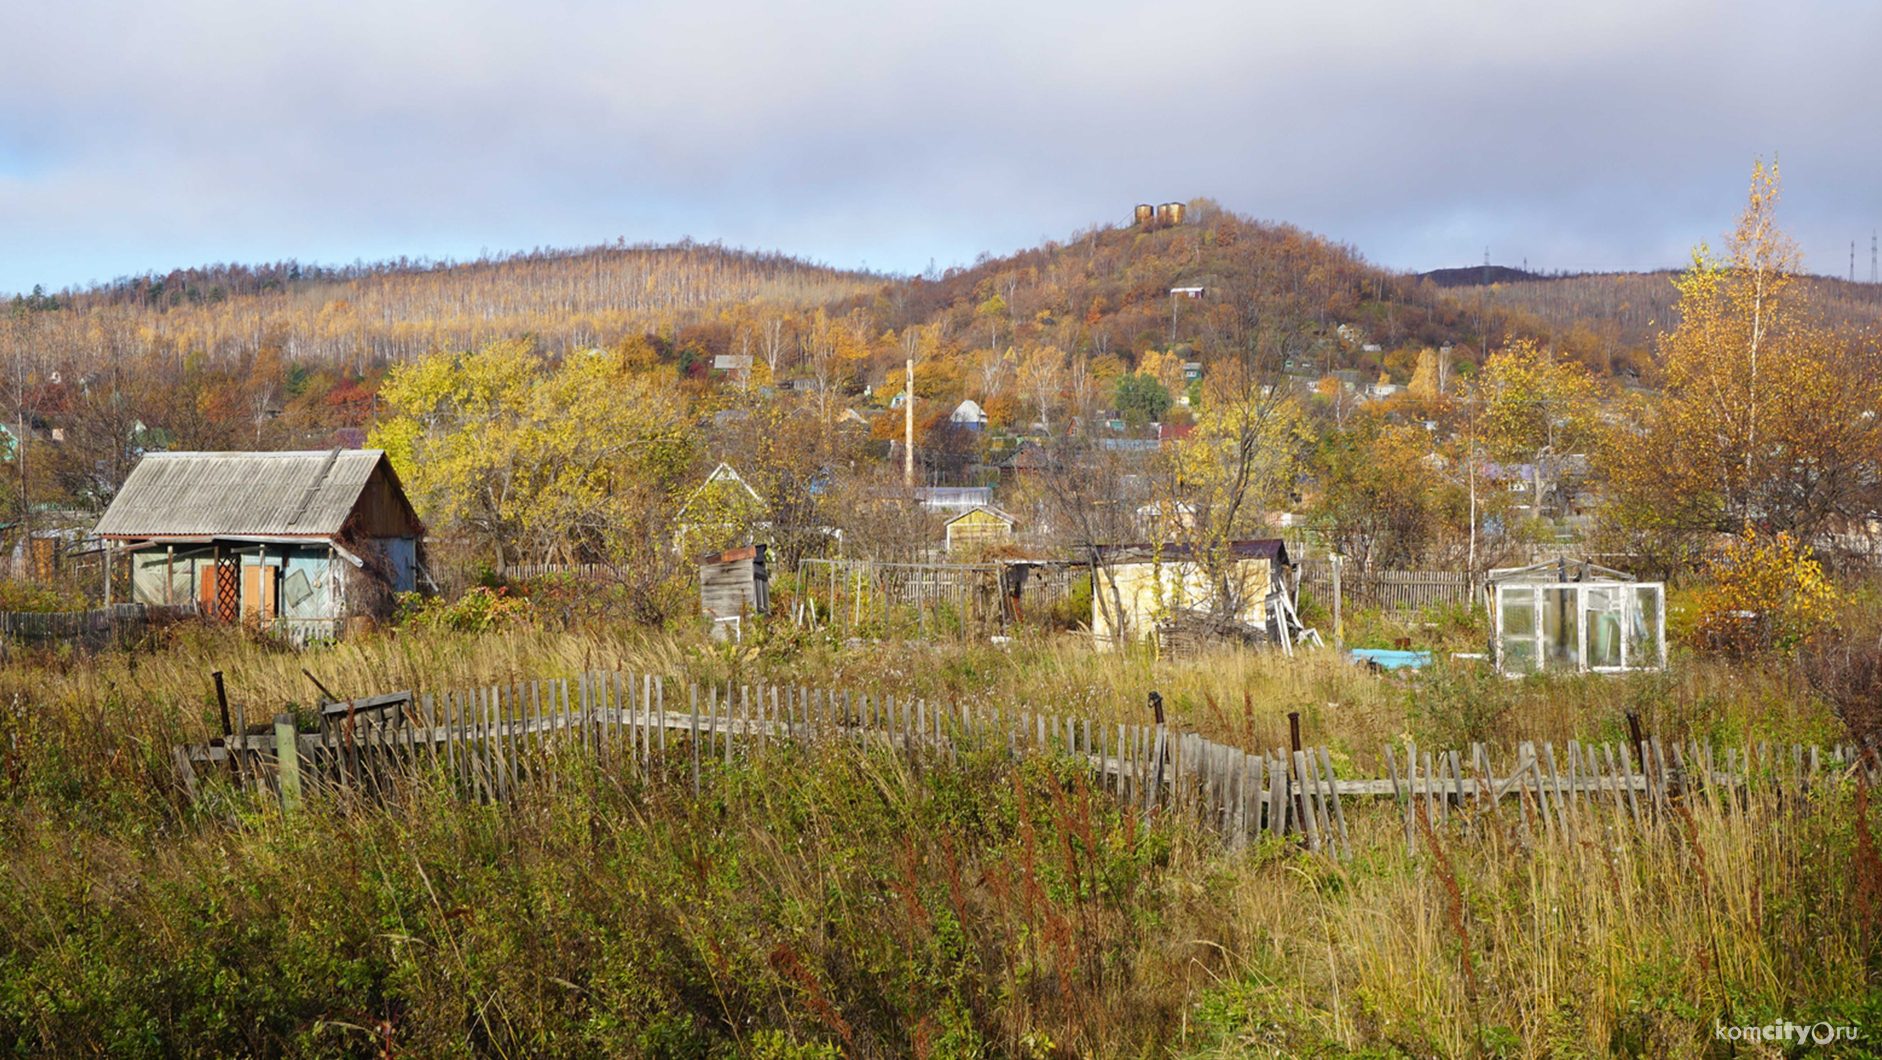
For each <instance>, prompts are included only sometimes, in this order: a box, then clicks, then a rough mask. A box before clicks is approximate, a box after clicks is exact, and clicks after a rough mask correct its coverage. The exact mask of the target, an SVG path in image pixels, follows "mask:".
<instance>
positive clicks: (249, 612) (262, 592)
mask: <svg viewBox="0 0 1882 1060" xmlns="http://www.w3.org/2000/svg"><path fill="white" fill-rule="evenodd" d="M280 575H281V568H280V567H279V566H276V565H273V564H255V565H253V566H245V567H243V568H242V619H243V620H244V621H246V620H248V619H251V618H253V619H258V620H260V621H262V622H267V621H270V620H272V619H273V618H275V617H276V616H277V615H279V614H280V609H279V607H278V606H277V605H276V601H275V589H276V586H277V585H278V584H279V583H280Z"/></svg>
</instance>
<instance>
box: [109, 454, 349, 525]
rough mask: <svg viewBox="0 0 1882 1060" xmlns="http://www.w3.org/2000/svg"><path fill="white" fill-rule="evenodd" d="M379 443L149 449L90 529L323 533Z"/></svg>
mask: <svg viewBox="0 0 1882 1060" xmlns="http://www.w3.org/2000/svg"><path fill="white" fill-rule="evenodd" d="M383 459H385V451H384V450H382V449H334V450H315V451H311V452H287V453H150V454H147V455H146V456H145V457H144V458H143V459H142V460H140V461H138V464H137V466H136V467H135V468H132V469H131V474H130V477H129V478H127V479H125V480H124V487H123V488H122V489H120V490H119V491H118V495H117V497H116V498H115V499H113V500H112V502H111V507H110V508H109V509H107V510H106V511H105V514H104V518H103V519H100V520H99V521H98V528H97V530H95V531H94V533H97V534H99V535H101V536H112V537H165V536H171V535H198V536H209V535H214V536H242V535H249V534H278V535H283V536H291V537H299V536H303V535H306V536H318V537H329V536H332V535H334V534H337V533H339V532H340V528H341V527H342V526H343V525H344V524H345V523H346V517H347V516H348V515H349V514H351V513H352V511H353V506H354V505H355V504H357V503H358V502H359V495H360V491H361V490H363V489H365V488H366V483H367V481H368V480H369V479H370V478H372V473H373V469H374V468H376V467H378V466H379V462H380V461H381V460H383Z"/></svg>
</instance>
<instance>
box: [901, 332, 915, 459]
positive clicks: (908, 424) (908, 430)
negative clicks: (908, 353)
mask: <svg viewBox="0 0 1882 1060" xmlns="http://www.w3.org/2000/svg"><path fill="white" fill-rule="evenodd" d="M902 485H904V486H906V487H908V488H909V489H914V488H915V358H914V357H910V358H909V359H908V374H907V375H906V376H905V377H903V380H902Z"/></svg>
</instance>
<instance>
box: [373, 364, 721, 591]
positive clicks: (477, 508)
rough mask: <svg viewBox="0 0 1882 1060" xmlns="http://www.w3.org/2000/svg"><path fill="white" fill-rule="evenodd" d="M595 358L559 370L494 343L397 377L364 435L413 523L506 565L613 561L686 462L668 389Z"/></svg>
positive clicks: (400, 371) (641, 530)
mask: <svg viewBox="0 0 1882 1060" xmlns="http://www.w3.org/2000/svg"><path fill="white" fill-rule="evenodd" d="M621 365H622V361H621V359H620V358H618V357H617V356H614V355H612V354H609V353H603V352H600V351H596V352H593V353H588V354H581V355H577V356H575V357H574V358H573V359H571V360H570V361H569V362H568V363H566V364H563V365H560V366H556V365H554V364H551V363H550V362H549V361H548V360H547V359H546V358H544V357H542V356H541V354H539V353H538V352H537V351H536V350H535V349H534V348H533V347H532V346H531V345H530V344H529V343H527V342H522V341H506V342H498V343H492V344H491V345H488V346H485V347H483V348H482V349H479V350H477V351H475V352H471V353H440V354H434V355H432V356H429V357H425V358H422V359H420V360H418V361H415V362H413V363H411V364H409V365H405V366H402V367H399V368H395V369H394V370H393V371H392V372H391V373H390V374H389V375H388V376H387V378H386V383H385V386H384V387H383V388H382V389H381V394H382V396H383V397H384V398H385V400H386V402H387V403H388V405H389V406H390V412H391V415H390V416H388V417H387V418H385V419H384V420H382V421H381V422H380V424H379V426H378V427H377V428H375V429H374V431H373V435H372V444H374V445H376V446H379V447H381V448H383V449H385V450H386V452H387V454H388V455H389V456H390V457H391V458H392V461H393V466H394V467H395V468H396V469H397V470H398V472H399V477H400V478H401V479H402V480H403V481H404V482H405V483H406V485H407V487H408V490H409V492H410V494H411V496H412V499H413V503H414V504H415V506H416V507H417V508H418V509H419V514H420V515H421V516H422V517H424V518H425V519H426V520H427V521H428V522H431V523H432V524H433V525H434V526H438V527H440V528H448V529H450V530H452V531H455V532H457V533H461V534H464V535H465V536H467V537H469V538H471V539H472V540H473V541H475V542H476V543H477V545H478V546H479V547H480V548H481V549H483V550H485V551H487V552H489V553H490V554H491V555H492V556H493V558H494V559H495V560H496V561H497V563H498V565H499V566H501V565H502V564H503V563H504V562H505V561H506V560H507V559H508V557H510V556H513V555H514V556H529V557H532V558H535V557H540V558H542V559H558V558H559V559H575V558H578V557H609V558H612V557H614V556H618V555H621V554H623V553H624V552H627V551H631V550H632V549H633V548H635V547H637V546H638V545H639V544H640V543H641V542H640V541H639V538H640V537H644V536H645V529H646V527H645V523H646V517H647V515H648V513H649V512H651V511H653V510H655V509H656V508H657V506H658V503H659V502H660V501H661V499H662V498H663V497H664V494H665V491H666V490H667V489H668V488H669V487H670V485H671V483H672V482H673V481H674V479H675V477H676V476H677V475H678V473H679V472H680V470H681V469H682V468H683V467H684V465H685V463H686V462H687V460H688V459H689V457H690V454H691V438H690V433H689V429H688V428H687V427H686V426H684V424H685V423H686V417H685V416H684V415H683V411H684V410H683V409H682V408H681V407H680V404H679V402H678V400H677V398H676V396H675V394H674V391H673V389H672V387H671V385H670V382H669V381H668V380H666V379H664V378H663V377H662V376H661V375H659V374H657V373H644V372H632V371H624V370H623V369H622V367H621Z"/></svg>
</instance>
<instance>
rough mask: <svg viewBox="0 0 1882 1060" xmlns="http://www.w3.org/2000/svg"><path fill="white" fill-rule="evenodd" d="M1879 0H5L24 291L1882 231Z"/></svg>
mask: <svg viewBox="0 0 1882 1060" xmlns="http://www.w3.org/2000/svg"><path fill="white" fill-rule="evenodd" d="M1879 53H1882V4H1876V3H1873V2H1869V0H1781V2H1780V0H1770V2H1766V3H1761V4H1757V5H1751V4H1741V3H1734V2H1729V0H1725V2H1722V0H1703V2H1702V0H1626V2H1613V0H1572V2H1568V3H1564V2H1562V0H1547V2H1528V0H1503V2H1495V3H1492V2H1473V3H1467V2H1459V0H1425V2H1423V3H1419V4H1408V3H1405V2H1404V0H1318V2H1315V0H1294V2H1290V3H1269V2H1253V0H1234V2H1222V3H1218V2H1212V0H1201V2H1192V3H1185V4H1142V3H1122V2H1111V0H1079V2H1075V3H1071V2H1053V3H1027V2H1025V0H998V2H995V0H942V2H932V0H931V2H927V3H921V4H906V5H901V4H894V3H883V2H874V3H854V4H850V3H841V2H835V0H808V2H797V3H788V4H761V3H738V2H723V0H691V2H686V0H677V2H674V0H670V2H666V3H659V4H640V3H611V4H610V3H585V2H577V0H568V2H544V0H537V2H534V3H529V4H521V3H499V2H480V3H445V2H435V0H434V2H418V3H398V2H392V0H371V2H359V3H356V2H350V0H322V2H320V3H296V4H284V3H282V4H270V3H259V2H256V0H244V2H220V0H181V2H159V3H152V2H150V0H139V2H137V3H112V2H89V0H59V2H51V0H8V2H6V3H5V10H4V11H0V292H7V291H13V290H24V289H28V288H31V287H32V286H33V285H34V284H36V283H41V284H45V285H46V286H47V287H48V288H49V289H55V290H56V289H59V288H62V287H65V286H67V285H74V284H84V283H87V282H90V281H92V280H110V279H111V278H113V277H115V276H119V275H124V274H129V273H141V272H145V271H149V270H158V271H162V270H167V269H169V268H170V267H173V266H185V265H192V264H201V263H205V262H212V261H258V260H277V259H282V258H288V257H293V258H298V259H300V260H302V261H319V262H323V263H327V264H335V263H345V262H351V261H353V260H355V259H359V258H364V259H366V260H369V261H370V260H375V259H382V258H387V257H397V256H399V255H407V256H411V257H420V256H428V257H467V256H475V255H477V254H478V253H480V252H481V251H483V250H485V249H488V250H490V251H492V252H497V251H506V250H515V249H527V248H530V247H534V246H571V245H584V244H590V243H596V242H601V241H604V240H613V239H615V238H616V237H625V238H626V239H627V240H628V241H629V242H640V241H657V242H665V241H669V240H675V239H679V238H680V237H683V236H691V237H693V238H694V239H698V240H707V241H710V240H721V241H723V242H725V243H726V244H728V245H733V246H745V247H753V248H762V249H779V250H784V251H786V252H788V253H792V254H798V255H802V256H806V257H809V258H813V259H817V260H821V261H825V262H828V263H830V264H834V265H842V266H858V265H862V264H864V263H867V265H868V267H870V268H872V269H877V270H886V271H903V272H918V271H921V270H922V269H924V268H926V267H927V266H928V264H929V262H930V260H931V259H932V260H933V261H935V262H936V263H938V264H939V265H941V266H943V267H945V266H947V265H950V264H956V263H967V262H971V261H972V260H973V258H974V257H975V256H976V255H977V254H979V253H981V252H982V251H988V252H992V253H995V254H1001V253H1006V252H1009V251H1012V250H1015V249H1018V248H1020V247H1023V246H1029V245H1033V244H1035V243H1037V242H1039V241H1040V240H1041V239H1043V238H1059V239H1063V238H1065V237H1066V236H1067V235H1069V234H1070V233H1072V232H1073V231H1075V230H1077V229H1079V228H1082V227H1084V226H1086V225H1089V224H1093V223H1102V222H1116V223H1122V222H1123V221H1125V220H1126V219H1127V218H1128V216H1129V213H1130V209H1131V207H1132V205H1133V204H1135V203H1137V202H1163V201H1167V200H1176V199H1189V198H1192V197H1195V196H1203V195H1206V196H1210V197H1213V198H1215V199H1217V200H1219V201H1221V202H1222V203H1223V204H1224V205H1226V206H1228V207H1229V208H1231V209H1234V210H1237V211H1241V212H1243V213H1248V214H1252V215H1254V216H1257V217H1261V218H1266V219H1273V220H1281V221H1288V222H1292V223H1294V224H1296V225H1299V226H1301V227H1303V228H1306V229H1309V230H1311V231H1314V232H1317V233H1320V234H1322V235H1326V236H1328V237H1331V238H1333V239H1336V240H1340V241H1342V242H1346V243H1349V244H1351V245H1353V246H1355V247H1357V248H1358V249H1359V250H1360V251H1361V252H1362V253H1363V254H1365V255H1366V256H1367V257H1368V258H1369V259H1371V260H1372V261H1375V262H1377V263H1379V264H1381V265H1385V266H1387V267H1391V268H1397V269H1408V270H1422V269H1428V268H1436V267H1441V266H1452V265H1465V264H1471V263H1475V262H1479V261H1481V260H1482V258H1483V254H1484V249H1485V248H1486V247H1488V248H1489V252H1490V255H1491V257H1492V258H1493V259H1494V260H1495V261H1496V262H1497V263H1499V264H1510V265H1520V264H1522V263H1523V261H1525V260H1527V262H1528V263H1529V265H1530V266H1531V267H1532V268H1538V269H1556V268H1564V269H1601V268H1651V267H1658V266H1663V265H1672V264H1677V263H1679V262H1681V261H1683V260H1684V259H1685V258H1686V256H1687V255H1688V253H1689V251H1690V248H1691V246H1692V244H1694V243H1695V242H1698V241H1700V240H1711V241H1713V242H1714V243H1716V242H1717V241H1718V239H1719V236H1720V233H1722V232H1723V231H1724V230H1725V229H1726V228H1727V227H1729V225H1730V223H1731V221H1732V218H1733V215H1734V214H1735V213H1736V211H1737V210H1738V208H1739V207H1740V205H1741V204H1742V202H1743V199H1744V193H1745V186H1746V180H1747V177H1748V175H1749V172H1750V168H1751V164H1752V162H1753V160H1754V159H1755V158H1757V157H1759V156H1764V157H1766V158H1769V157H1771V156H1772V155H1776V156H1777V157H1778V158H1779V160H1780V162H1781V166H1782V171H1783V175H1784V182H1785V188H1784V206H1783V208H1782V212H1781V216H1782V218H1783V220H1784V221H1785V223H1786V225H1787V226H1788V227H1789V228H1790V229H1791V230H1792V231H1793V232H1794V233H1795V234H1796V235H1797V237H1798V238H1799V239H1800V240H1801V242H1802V243H1803V246H1804V250H1805V252H1806V255H1807V259H1808V260H1807V264H1808V266H1809V267H1810V268H1811V269H1812V270H1814V271H1817V272H1824V273H1830V274H1833V275H1844V274H1845V273H1846V272H1847V270H1848V267H1849V242H1850V240H1852V239H1857V240H1859V242H1860V246H1859V248H1858V262H1857V274H1858V278H1860V279H1867V278H1868V275H1869V237H1870V233H1871V231H1872V230H1873V229H1875V228H1876V227H1878V225H1882V181H1879V180H1878V175H1879V172H1882V165H1879V164H1882V138H1879V137H1878V135H1877V131H1878V130H1879V129H1882V73H1879V72H1878V69H1877V59H1878V54H1879Z"/></svg>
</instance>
